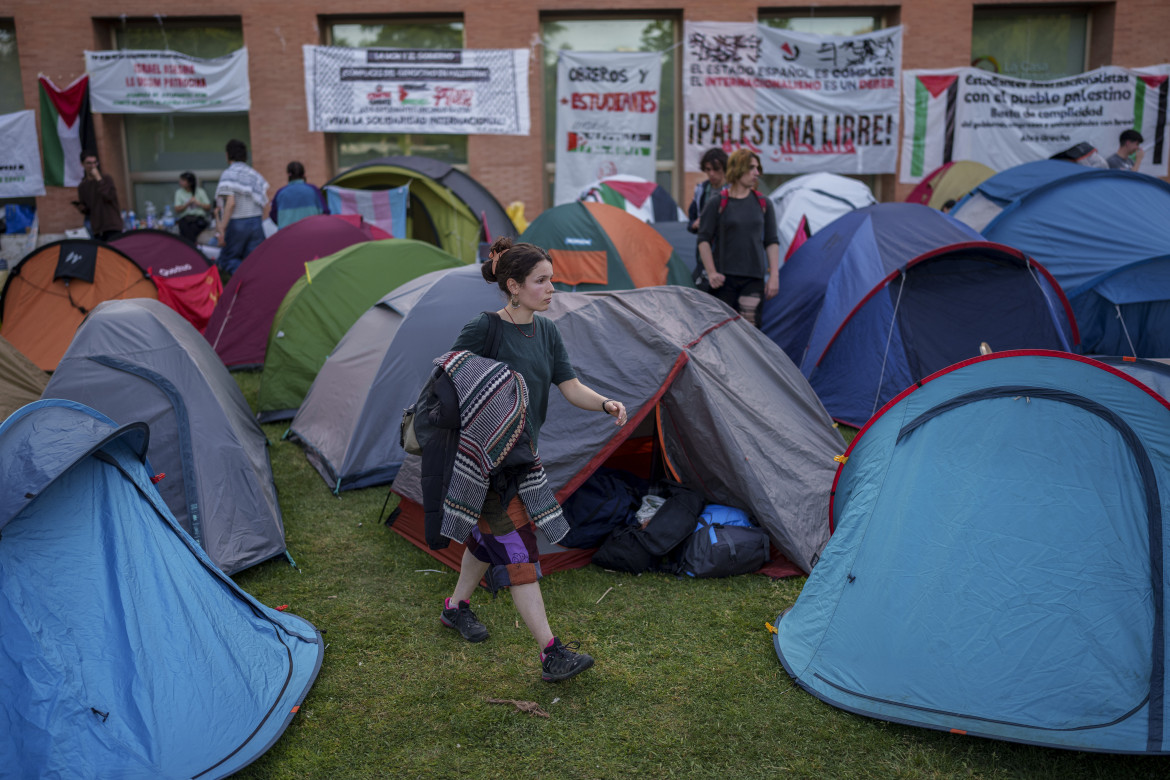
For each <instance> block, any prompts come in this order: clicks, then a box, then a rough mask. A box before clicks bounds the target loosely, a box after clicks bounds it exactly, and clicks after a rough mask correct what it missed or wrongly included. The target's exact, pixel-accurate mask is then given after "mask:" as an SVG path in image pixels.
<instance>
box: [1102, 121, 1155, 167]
mask: <svg viewBox="0 0 1170 780" xmlns="http://www.w3.org/2000/svg"><path fill="white" fill-rule="evenodd" d="M1144 140H1145V139H1144V138H1142V134H1141V133H1139V132H1138V131H1137V130H1125V131H1123V132H1122V133H1121V137H1120V138H1118V139H1117V142H1118V143H1119V144H1120V146H1118V148H1117V151H1116V152H1114V153H1113V154H1111V155H1109V156H1108V157H1106V158H1105V162H1106V163H1108V164H1109V167H1110V168H1114V169H1116V170H1121V171H1136V170H1137V169H1138V168H1140V167H1142V157H1143V156H1144V155H1145V150H1144V149H1142V142H1143V141H1144Z"/></svg>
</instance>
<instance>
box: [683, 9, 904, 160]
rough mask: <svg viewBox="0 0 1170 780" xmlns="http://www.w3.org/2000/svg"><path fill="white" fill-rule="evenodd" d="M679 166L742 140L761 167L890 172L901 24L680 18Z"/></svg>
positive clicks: (894, 153)
mask: <svg viewBox="0 0 1170 780" xmlns="http://www.w3.org/2000/svg"><path fill="white" fill-rule="evenodd" d="M683 45H684V49H685V53H684V56H683V80H684V87H683V101H684V105H685V107H686V128H685V153H686V169H687V170H688V171H698V170H699V158H700V157H702V155H703V152H704V151H706V150H707V149H709V148H711V147H713V146H720V147H723V149H725V150H727V151H728V152H730V151H732V150H733V149H737V148H740V147H745V148H748V149H751V150H753V151H755V152H756V153H757V154H759V155H760V161H761V162H762V163H763V166H764V171H765V172H766V173H807V172H810V171H831V172H834V173H892V172H893V171H894V170H895V168H896V162H897V153H898V147H897V143H896V139H897V137H898V121H899V116H898V79H899V78H900V76H901V66H902V28H901V27H891V28H888V29H885V30H878V31H876V32H873V33H867V34H864V35H854V36H839V35H812V34H805V33H795V32H790V31H788V30H778V29H773V28H771V27H765V26H762V25H757V24H753V23H739V22H687V23H686V29H685V40H684V42H683Z"/></svg>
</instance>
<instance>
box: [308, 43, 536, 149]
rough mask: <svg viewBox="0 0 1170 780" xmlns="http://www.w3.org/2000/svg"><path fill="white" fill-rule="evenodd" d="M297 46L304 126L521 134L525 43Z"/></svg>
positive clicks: (525, 125)
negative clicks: (490, 45)
mask: <svg viewBox="0 0 1170 780" xmlns="http://www.w3.org/2000/svg"><path fill="white" fill-rule="evenodd" d="M303 49H304V55H305V100H306V102H307V104H308V109H309V130H310V131H313V132H324V133H460V134H463V133H466V134H487V135H528V131H529V127H530V124H531V120H530V116H529V111H528V59H529V54H528V50H527V49H351V48H343V47H339V46H308V45H306V46H304V47H303Z"/></svg>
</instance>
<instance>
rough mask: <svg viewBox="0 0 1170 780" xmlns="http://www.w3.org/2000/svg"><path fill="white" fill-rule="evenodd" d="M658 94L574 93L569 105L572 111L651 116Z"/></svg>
mask: <svg viewBox="0 0 1170 780" xmlns="http://www.w3.org/2000/svg"><path fill="white" fill-rule="evenodd" d="M657 97H658V92H657V91H655V90H643V91H639V92H574V93H573V96H572V99H571V101H570V105H572V107H573V110H574V111H632V112H634V113H638V114H652V113H654V112H655V111H657V110H658V100H657Z"/></svg>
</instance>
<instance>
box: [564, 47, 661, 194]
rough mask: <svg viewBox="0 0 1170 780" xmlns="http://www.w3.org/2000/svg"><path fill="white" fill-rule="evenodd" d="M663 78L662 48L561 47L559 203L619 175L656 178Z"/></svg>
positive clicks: (647, 178)
mask: <svg viewBox="0 0 1170 780" xmlns="http://www.w3.org/2000/svg"><path fill="white" fill-rule="evenodd" d="M661 80H662V54H661V53H659V52H575V51H562V52H560V55H559V57H558V58H557V98H556V100H557V132H556V164H557V178H556V187H555V191H554V195H553V199H554V205H557V206H559V205H561V204H562V203H569V202H570V201H573V200H576V199H577V196H578V194H579V193H580V191H581V189H582V188H584V187H586V186H587V185H589V184H590V183H591V182H595V181H597V180H598V179H604V178H606V177H608V176H613V175H614V174H619V173H621V174H628V175H631V176H638V177H640V178H642V179H646V180H648V181H653V180H654V175H655V161H656V160H657V157H658V106H659V103H660V102H661V96H660V95H659V88H660V82H661Z"/></svg>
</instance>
